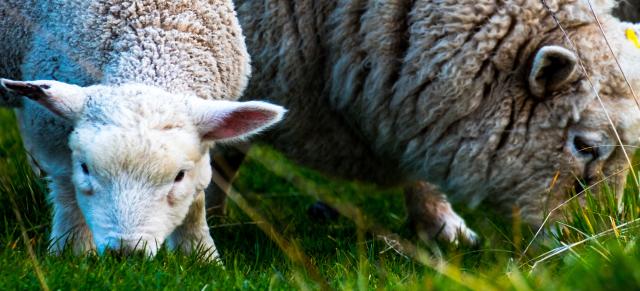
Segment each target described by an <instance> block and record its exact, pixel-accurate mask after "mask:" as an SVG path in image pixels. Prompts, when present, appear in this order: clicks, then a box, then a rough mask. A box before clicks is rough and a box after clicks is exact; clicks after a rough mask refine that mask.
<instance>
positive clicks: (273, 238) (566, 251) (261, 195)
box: [0, 110, 640, 290]
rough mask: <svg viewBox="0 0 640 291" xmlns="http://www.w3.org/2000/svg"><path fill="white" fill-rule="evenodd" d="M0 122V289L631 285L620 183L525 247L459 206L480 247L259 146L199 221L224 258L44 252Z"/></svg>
mask: <svg viewBox="0 0 640 291" xmlns="http://www.w3.org/2000/svg"><path fill="white" fill-rule="evenodd" d="M0 123H1V124H3V126H2V129H3V130H2V132H0V205H1V207H0V290H12V289H38V288H49V289H133V288H137V289H183V290H193V289H199V290H216V289H224V290H227V289H241V290H253V289H260V290H263V289H274V290H280V289H308V290H314V289H323V288H324V289H358V290H364V289H401V290H405V289H407V290H424V289H454V290H460V289H482V290H489V289H515V290H532V289H541V290H574V289H618V288H623V287H626V288H629V287H634V286H640V270H639V268H637V266H640V246H639V245H638V239H637V235H638V234H639V233H640V231H639V230H638V226H639V225H640V223H636V220H637V219H638V217H639V213H640V202H639V201H638V199H637V197H638V191H637V189H633V188H634V187H632V186H631V185H632V183H629V187H627V188H628V189H626V192H625V196H624V204H623V206H622V208H620V209H619V208H618V205H617V203H616V201H615V199H613V196H612V195H611V191H608V190H607V189H604V193H603V194H600V195H598V196H597V197H593V196H590V195H589V196H588V199H587V203H586V205H585V206H583V207H580V206H579V205H577V204H576V203H569V204H568V205H567V206H566V207H564V208H563V209H562V211H563V213H564V215H565V216H566V217H567V218H568V221H570V222H568V223H566V224H565V225H555V226H553V227H548V228H547V229H546V230H545V233H547V235H545V236H542V237H539V238H536V240H534V243H533V244H532V246H531V247H530V248H529V249H528V251H527V253H525V254H523V250H524V249H525V248H526V247H527V245H528V243H529V241H530V240H531V238H532V233H533V231H532V230H530V229H529V228H527V227H526V226H523V225H521V224H519V223H518V222H517V220H516V221H510V220H505V219H501V218H500V217H499V216H498V215H495V214H494V213H492V212H491V211H489V208H487V209H480V210H477V211H473V212H469V213H465V217H466V218H467V221H468V222H469V224H470V225H471V227H472V228H473V229H474V230H476V231H477V232H478V233H479V234H480V235H481V236H482V237H483V238H484V240H483V242H482V245H481V246H480V247H479V248H475V249H470V248H464V247H460V248H455V247H451V246H445V245H438V244H435V243H421V242H419V240H418V239H417V238H415V237H414V236H412V234H411V231H409V229H408V227H407V225H406V223H405V216H406V214H405V210H404V207H403V199H402V193H401V191H400V190H399V189H391V190H380V189H376V188H375V187H373V186H371V185H362V184H357V183H348V182H343V181H335V180H331V179H327V178H326V177H323V176H322V175H320V174H318V173H316V172H313V171H311V170H308V169H303V168H301V167H299V166H296V165H294V164H292V163H290V162H288V161H287V160H286V159H284V158H283V157H282V156H281V154H279V153H277V152H275V151H273V150H271V149H269V148H268V147H264V146H261V147H255V148H253V149H252V150H251V152H250V155H249V158H248V160H247V161H246V162H245V164H244V165H243V166H242V168H241V171H240V178H239V179H238V180H237V181H236V182H235V183H234V186H235V189H236V190H237V192H234V195H232V199H231V200H232V201H231V202H230V203H229V205H228V210H229V211H228V212H229V215H228V216H227V217H225V218H212V219H211V225H212V234H213V237H214V240H215V241H216V244H217V246H218V249H219V251H220V252H221V254H222V257H223V260H224V269H223V268H222V267H220V266H216V265H212V264H208V263H205V262H202V261H200V260H199V258H198V257H197V256H196V255H185V254H181V253H174V252H169V251H167V250H164V249H163V250H161V252H160V253H159V254H158V256H157V257H155V258H153V259H147V258H144V257H137V256H133V257H111V256H104V257H96V256H93V255H87V256H74V255H72V254H70V253H65V254H63V255H61V256H50V255H48V254H47V251H46V248H47V239H48V233H49V229H50V209H49V207H48V205H47V204H46V199H45V194H44V193H45V189H46V188H45V185H44V184H43V182H42V181H40V180H39V179H37V178H35V177H34V175H33V173H32V172H31V170H30V168H29V167H28V165H27V163H26V159H25V153H24V150H23V148H22V145H21V141H20V138H19V133H18V130H17V127H16V126H15V119H14V116H13V114H12V113H11V112H10V111H7V110H1V111H0ZM238 193H242V194H241V195H240V194H238ZM317 198H321V199H322V200H324V201H328V202H330V203H331V204H332V205H335V206H336V208H338V209H339V210H340V212H341V213H343V214H344V216H342V217H340V218H339V219H337V220H336V221H329V222H317V221H312V220H311V219H309V217H308V216H307V214H306V209H307V208H308V207H309V206H310V205H312V204H313V203H314V202H315V201H316V199H317ZM14 204H15V205H16V206H17V209H18V210H19V211H18V212H17V213H16V212H15V211H14V207H12V205H14ZM21 225H22V226H23V227H24V232H23V231H22V229H21ZM23 233H24V234H25V235H26V236H25V237H23ZM25 242H27V243H28V244H25ZM30 250H32V251H33V256H30V254H29V252H30ZM38 276H41V277H40V278H42V281H40V280H39V277H38Z"/></svg>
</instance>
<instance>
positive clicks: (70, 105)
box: [0, 79, 86, 120]
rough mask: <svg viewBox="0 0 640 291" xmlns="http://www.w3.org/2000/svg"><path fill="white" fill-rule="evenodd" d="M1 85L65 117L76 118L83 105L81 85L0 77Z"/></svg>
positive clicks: (83, 95)
mask: <svg viewBox="0 0 640 291" xmlns="http://www.w3.org/2000/svg"><path fill="white" fill-rule="evenodd" d="M0 84H2V87H4V88H6V89H7V90H9V91H12V92H14V93H16V94H18V95H22V96H25V97H27V98H29V99H31V100H34V101H36V102H38V103H40V104H42V105H43V106H44V107H46V108H47V109H49V110H50V111H51V112H53V113H55V114H57V115H59V116H62V117H64V118H67V119H72V120H73V119H75V118H77V117H78V116H79V115H80V113H81V112H82V109H83V107H84V102H85V99H86V94H85V93H84V91H83V89H82V87H80V86H76V85H71V84H66V83H62V82H58V81H49V80H46V81H45V80H40V81H28V82H27V81H13V80H7V79H0Z"/></svg>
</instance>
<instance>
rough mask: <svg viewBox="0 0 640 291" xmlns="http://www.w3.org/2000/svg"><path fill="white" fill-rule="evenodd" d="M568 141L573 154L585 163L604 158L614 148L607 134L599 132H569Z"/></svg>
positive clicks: (609, 154)
mask: <svg viewBox="0 0 640 291" xmlns="http://www.w3.org/2000/svg"><path fill="white" fill-rule="evenodd" d="M568 143H569V144H568V147H569V148H570V149H571V153H572V154H573V156H575V157H576V158H577V159H578V160H580V161H582V162H583V163H585V164H588V163H590V162H593V161H598V160H606V159H607V158H609V157H610V156H611V154H612V153H613V150H614V149H615V144H613V143H612V141H611V139H610V138H609V136H608V135H606V134H604V133H601V132H582V131H576V132H570V133H569V140H568Z"/></svg>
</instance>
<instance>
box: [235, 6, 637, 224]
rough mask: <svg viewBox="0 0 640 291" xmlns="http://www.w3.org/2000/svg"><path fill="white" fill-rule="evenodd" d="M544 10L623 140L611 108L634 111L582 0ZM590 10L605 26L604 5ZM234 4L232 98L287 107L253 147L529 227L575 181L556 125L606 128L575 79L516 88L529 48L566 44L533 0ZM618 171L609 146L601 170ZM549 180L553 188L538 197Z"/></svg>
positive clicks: (624, 117)
mask: <svg viewBox="0 0 640 291" xmlns="http://www.w3.org/2000/svg"><path fill="white" fill-rule="evenodd" d="M546 2H547V3H548V4H549V8H550V9H551V11H554V14H555V16H556V17H557V18H558V20H559V21H560V23H561V24H562V25H563V27H565V28H566V29H567V31H568V33H569V35H570V37H571V38H572V40H573V42H575V44H576V46H577V49H578V52H579V54H580V57H581V59H583V61H584V63H585V65H586V66H587V68H588V69H589V73H590V74H591V75H592V76H593V79H594V80H595V82H596V87H598V88H599V89H600V91H601V92H600V94H601V95H602V96H603V98H605V103H606V104H607V105H606V106H608V107H610V108H625V109H620V110H619V111H618V112H616V116H614V117H615V118H614V119H615V120H614V122H616V126H617V127H619V129H623V130H622V131H623V132H626V133H627V135H626V136H624V137H623V139H624V140H623V142H629V144H635V143H637V140H636V139H634V138H633V136H634V134H637V133H638V131H637V129H638V128H637V126H636V123H635V121H636V120H635V119H633V118H635V117H633V116H634V115H633V114H635V115H637V112H635V113H633V114H631V113H629V112H626V111H625V110H634V108H635V106H634V105H633V103H632V99H631V98H630V94H629V90H628V88H627V87H626V85H625V83H624V81H623V79H622V76H621V74H620V73H619V70H618V69H617V66H616V65H615V63H614V62H613V60H612V58H611V56H610V52H609V50H608V48H607V46H606V44H605V43H604V41H603V39H602V35H601V33H600V31H599V29H598V28H597V26H596V25H595V21H594V18H593V14H592V12H591V10H590V9H589V6H588V5H587V4H586V2H585V1H575V0H555V1H546ZM592 2H594V3H596V2H597V3H596V4H597V5H595V7H596V9H598V11H599V13H602V17H603V21H604V20H606V21H609V22H613V20H612V19H610V18H607V17H606V14H607V13H608V11H609V10H610V9H611V8H612V6H613V2H612V1H592ZM236 4H237V7H238V15H239V19H240V22H241V24H242V26H243V29H244V31H245V35H246V36H247V46H248V47H249V51H250V54H251V55H252V57H253V62H254V66H255V67H256V68H257V69H256V70H255V73H254V75H253V77H252V79H251V81H250V85H249V87H248V89H247V93H246V95H245V96H247V97H249V98H250V97H252V96H260V98H265V97H266V98H268V99H272V100H277V102H280V103H282V104H283V105H284V106H286V107H287V108H288V109H289V114H288V117H287V118H286V120H285V122H284V123H281V125H280V126H279V128H278V130H276V131H274V132H273V134H271V135H270V136H269V137H268V138H267V140H268V141H269V142H271V143H273V144H274V145H275V146H276V147H277V148H279V149H280V150H282V151H284V152H285V153H287V154H288V155H289V156H290V157H292V158H294V159H295V160H297V161H299V162H302V163H304V164H306V165H310V166H312V167H315V168H317V169H320V170H323V171H325V172H327V173H331V174H334V175H337V176H340V177H345V178H356V179H362V180H368V181H373V182H376V183H379V184H382V185H398V184H402V183H406V182H412V181H415V180H428V181H429V182H432V183H434V184H436V185H438V186H440V188H441V189H442V190H444V191H445V192H446V193H448V194H452V195H453V196H455V197H459V198H464V199H465V200H467V201H470V203H471V204H476V203H478V202H480V201H482V200H483V199H484V198H489V199H490V200H491V201H493V202H496V203H500V204H502V205H503V206H505V207H504V209H506V210H507V211H508V212H511V211H512V209H513V207H515V206H514V205H516V206H517V207H518V208H519V209H521V210H522V211H523V213H524V214H523V215H528V216H530V217H529V218H530V219H531V220H536V218H539V215H540V213H541V212H542V209H544V207H545V204H547V203H554V202H557V200H558V199H561V198H562V197H561V194H560V193H564V190H565V189H564V187H567V186H568V185H573V183H574V181H575V175H576V173H578V175H582V173H581V171H582V169H581V168H580V166H578V165H577V164H576V162H575V161H574V160H573V158H572V157H571V156H570V155H568V154H567V152H566V151H565V150H564V145H565V144H566V132H567V130H568V129H569V128H570V127H572V128H573V127H577V126H582V127H584V130H585V131H586V130H588V131H608V130H609V128H610V127H609V125H608V122H607V120H606V119H605V118H604V117H603V115H602V112H601V110H600V109H599V106H596V105H597V104H596V103H594V102H595V101H594V98H595V97H594V95H593V91H592V89H591V87H590V86H589V83H588V82H587V80H586V78H585V77H584V76H581V77H580V80H578V81H576V82H575V83H573V84H572V86H570V87H569V88H565V89H564V90H561V91H559V92H555V93H554V94H553V96H547V97H545V99H544V100H542V101H539V100H537V99H536V98H535V97H533V96H532V94H531V93H530V92H529V90H528V87H527V83H526V82H525V80H526V77H527V76H528V74H529V72H530V66H531V60H532V57H533V55H534V54H535V53H536V51H537V50H538V49H539V48H540V47H541V46H543V45H558V46H563V47H567V48H571V46H570V45H569V43H567V41H566V38H565V37H564V35H563V33H562V31H561V30H560V29H558V27H557V25H556V23H555V20H554V19H553V18H552V17H551V14H550V11H549V10H548V9H547V8H545V7H544V6H543V4H542V2H541V1H539V0H510V1H496V0H482V1H475V0H473V1H471V0H468V1H420V0H419V1H408V0H407V1H391V0H389V1H368V0H348V1H347V0H345V1H313V0H287V1H272V0H267V1H251V0H239V1H236ZM622 31H623V30H622ZM636 110H637V109H636ZM623 165H624V158H622V156H621V154H620V153H619V151H618V153H617V154H616V155H614V157H612V158H611V160H610V161H608V163H607V164H605V165H604V166H603V168H602V171H603V172H604V173H605V174H610V173H613V172H615V171H616V170H619V169H620V168H621V167H622V166H623ZM557 172H560V173H561V174H560V176H556V173H557ZM554 177H555V178H554ZM554 179H557V181H558V182H557V183H555V182H554ZM549 185H554V187H555V188H554V189H553V192H554V193H557V194H556V195H555V196H553V195H552V196H550V197H549V195H542V196H541V194H543V193H549V191H550V190H548V189H547V188H548V187H549Z"/></svg>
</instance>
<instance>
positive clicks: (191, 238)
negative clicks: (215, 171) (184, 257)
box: [168, 191, 220, 260]
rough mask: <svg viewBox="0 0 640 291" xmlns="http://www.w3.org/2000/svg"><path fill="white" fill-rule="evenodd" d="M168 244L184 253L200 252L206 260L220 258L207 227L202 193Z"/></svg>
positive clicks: (202, 192)
mask: <svg viewBox="0 0 640 291" xmlns="http://www.w3.org/2000/svg"><path fill="white" fill-rule="evenodd" d="M168 243H169V247H170V248H171V249H177V248H180V249H181V250H182V251H184V252H185V253H191V252H193V251H197V250H200V251H203V252H204V254H205V255H206V259H207V260H218V258H219V257H220V256H219V254H218V250H217V249H216V245H215V244H214V243H213V238H211V234H210V233H209V225H207V216H206V209H205V197H204V191H201V192H200V193H198V195H197V196H196V198H195V200H194V201H193V204H191V207H190V208H189V212H188V213H187V216H186V217H185V219H184V221H183V222H182V225H180V226H178V227H177V228H176V229H175V230H174V231H173V233H172V234H171V236H170V237H169V240H168Z"/></svg>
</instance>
